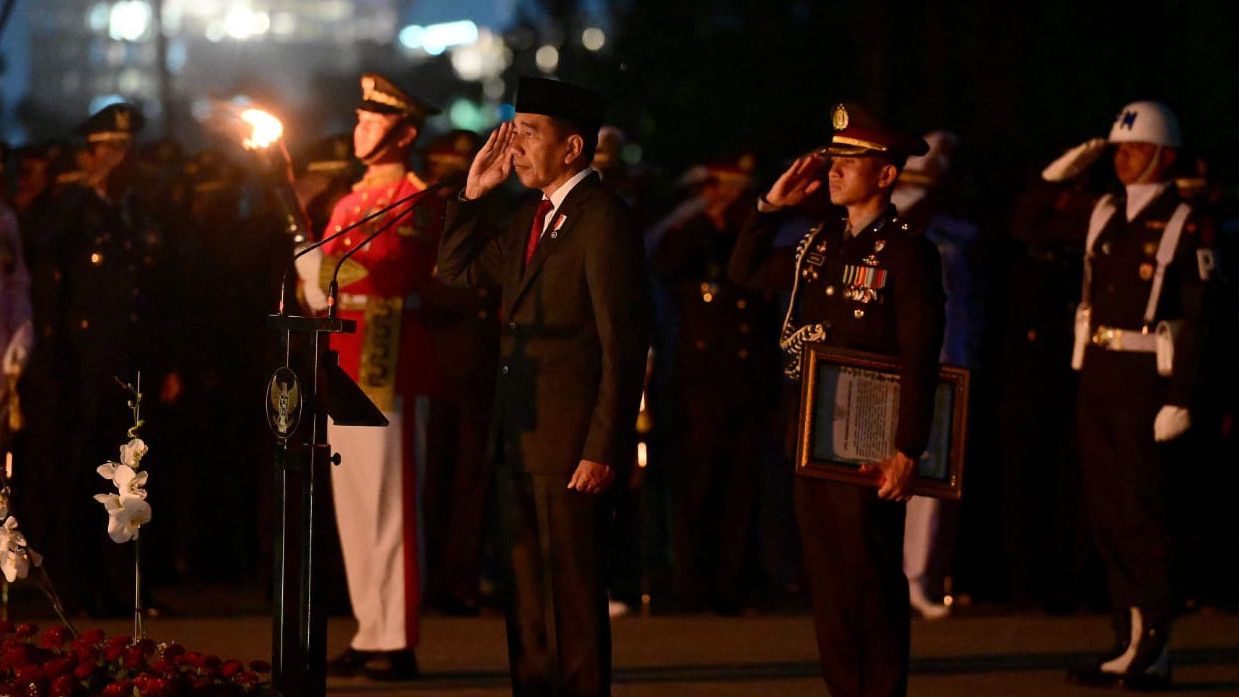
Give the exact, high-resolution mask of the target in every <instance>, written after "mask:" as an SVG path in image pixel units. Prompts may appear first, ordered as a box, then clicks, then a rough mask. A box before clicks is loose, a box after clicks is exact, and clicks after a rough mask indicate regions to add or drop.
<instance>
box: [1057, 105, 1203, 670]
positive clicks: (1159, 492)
mask: <svg viewBox="0 0 1239 697" xmlns="http://www.w3.org/2000/svg"><path fill="white" fill-rule="evenodd" d="M1181 144H1182V138H1181V136H1180V131H1179V122H1178V119H1177V118H1176V117H1175V115H1174V113H1173V112H1172V111H1171V110H1170V109H1169V108H1168V107H1167V106H1166V105H1164V104H1161V103H1158V102H1150V101H1140V102H1134V103H1132V104H1129V105H1127V106H1126V107H1124V108H1123V110H1122V111H1120V112H1119V114H1118V116H1117V117H1116V119H1115V121H1114V125H1113V126H1112V127H1111V129H1110V136H1109V138H1108V139H1106V140H1102V139H1101V138H1095V139H1093V140H1090V141H1088V142H1086V143H1083V144H1082V145H1079V146H1077V147H1075V148H1072V149H1071V150H1069V151H1068V152H1067V153H1065V154H1064V155H1063V156H1062V157H1060V158H1059V159H1058V160H1056V161H1055V162H1053V163H1052V164H1050V166H1048V167H1046V169H1045V171H1044V172H1043V173H1042V178H1044V179H1045V180H1046V181H1048V182H1051V183H1052V186H1051V188H1053V186H1056V185H1060V184H1066V183H1069V182H1070V181H1071V180H1072V179H1074V178H1075V177H1076V176H1077V175H1079V174H1080V173H1082V172H1084V171H1085V170H1086V169H1087V168H1088V167H1089V165H1091V164H1092V163H1093V162H1094V161H1095V160H1097V159H1098V158H1099V157H1100V156H1101V155H1102V154H1104V153H1107V152H1112V153H1113V163H1114V172H1115V174H1116V175H1117V177H1118V179H1119V182H1120V183H1121V184H1122V185H1123V190H1122V192H1121V193H1117V194H1107V195H1105V196H1102V197H1101V198H1100V199H1099V200H1098V201H1097V202H1096V204H1095V205H1094V206H1093V208H1092V210H1091V212H1089V211H1083V212H1081V213H1080V214H1079V215H1077V216H1075V217H1074V219H1071V218H1066V217H1060V220H1058V221H1056V224H1059V225H1070V226H1072V227H1073V228H1074V229H1075V230H1076V234H1077V236H1083V237H1084V246H1085V259H1084V283H1083V288H1082V294H1081V302H1080V305H1079V307H1078V309H1077V311H1076V328H1075V349H1074V352H1073V356H1072V367H1074V368H1075V369H1076V370H1079V371H1080V391H1079V402H1078V419H1079V428H1080V454H1081V457H1080V460H1081V465H1082V467H1083V475H1084V476H1083V482H1084V500H1085V504H1086V507H1087V509H1088V516H1089V521H1090V524H1091V526H1092V528H1093V534H1094V538H1095V541H1096V544H1097V547H1098V551H1099V552H1100V553H1101V557H1102V560H1103V562H1104V563H1105V566H1106V575H1107V581H1108V584H1109V588H1110V596H1111V603H1112V607H1113V610H1114V629H1115V644H1114V647H1113V649H1112V650H1111V651H1110V652H1109V653H1107V654H1106V655H1104V656H1101V657H1100V658H1099V659H1098V660H1096V661H1094V662H1091V663H1089V664H1087V665H1084V666H1082V667H1079V668H1077V669H1075V670H1073V671H1071V673H1070V675H1071V677H1073V678H1075V679H1077V680H1079V681H1081V682H1084V683H1086V684H1096V685H1113V684H1117V683H1121V684H1123V685H1125V686H1127V687H1131V688H1135V689H1142V688H1158V687H1162V686H1164V685H1165V684H1166V683H1168V682H1169V680H1170V654H1169V651H1168V647H1167V641H1168V639H1169V631H1170V624H1171V620H1172V619H1173V616H1174V611H1175V601H1174V597H1173V594H1172V591H1171V580H1170V553H1171V550H1170V533H1169V529H1168V520H1167V501H1166V493H1165V492H1166V488H1167V480H1168V478H1169V476H1170V475H1171V473H1172V471H1173V469H1174V467H1173V464H1174V463H1173V462H1171V461H1170V455H1171V452H1172V451H1170V450H1168V448H1167V446H1166V445H1164V444H1166V443H1169V442H1171V441H1174V440H1177V439H1178V438H1180V437H1181V436H1182V435H1183V434H1184V433H1186V431H1187V430H1188V428H1189V427H1190V425H1191V415H1190V410H1189V407H1190V402H1191V398H1192V393H1193V391H1194V389H1195V385H1196V381H1197V365H1198V362H1199V357H1200V351H1201V342H1202V336H1203V333H1204V329H1205V322H1204V315H1205V298H1206V290H1207V287H1208V285H1209V283H1208V282H1209V280H1210V277H1211V275H1212V272H1213V263H1214V262H1213V253H1212V251H1211V250H1210V248H1209V245H1210V240H1209V239H1207V237H1208V234H1207V233H1208V230H1207V229H1206V226H1205V225H1204V223H1203V221H1201V220H1198V217H1197V216H1196V215H1195V214H1194V213H1193V211H1192V208H1191V206H1189V205H1188V204H1187V203H1185V202H1183V200H1182V199H1180V197H1179V194H1178V191H1177V190H1176V188H1175V187H1174V186H1173V184H1172V174H1171V173H1172V169H1173V167H1174V164H1175V159H1176V153H1177V150H1178V148H1179V147H1180V146H1181Z"/></svg>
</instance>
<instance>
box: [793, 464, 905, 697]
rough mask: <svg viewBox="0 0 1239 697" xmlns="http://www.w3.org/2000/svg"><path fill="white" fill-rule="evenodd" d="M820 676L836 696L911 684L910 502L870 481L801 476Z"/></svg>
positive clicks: (880, 694)
mask: <svg viewBox="0 0 1239 697" xmlns="http://www.w3.org/2000/svg"><path fill="white" fill-rule="evenodd" d="M795 505H796V518H797V519H798V520H799V522H800V537H801V544H802V545H803V547H804V566H805V572H806V573H807V574H808V577H809V587H810V591H811V594H812V599H813V621H814V625H815V628H816V630H817V646H818V652H819V655H820V658H821V663H822V677H823V678H824V679H825V681H826V686H827V687H828V688H829V690H830V694H831V696H832V697H901V696H902V695H905V694H907V691H908V652H909V642H910V634H911V630H910V622H911V618H910V608H909V605H908V582H907V578H906V577H905V576H904V573H903V531H904V505H903V504H900V503H893V502H890V501H884V500H882V499H879V498H878V497H877V490H876V489H875V488H873V487H869V486H860V485H856V484H843V483H840V482H833V481H828V480H824V479H815V478H812V477H804V476H800V477H796V484H795Z"/></svg>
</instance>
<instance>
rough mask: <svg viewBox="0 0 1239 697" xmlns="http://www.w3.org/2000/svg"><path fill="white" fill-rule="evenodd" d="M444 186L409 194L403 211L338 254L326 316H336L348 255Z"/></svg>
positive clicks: (332, 274) (434, 185)
mask: <svg viewBox="0 0 1239 697" xmlns="http://www.w3.org/2000/svg"><path fill="white" fill-rule="evenodd" d="M444 186H445V185H444V184H432V185H430V186H428V187H426V188H425V189H423V190H421V191H419V192H417V193H415V194H413V195H412V196H409V197H408V198H409V207H408V208H406V209H405V210H403V211H400V213H399V214H397V215H396V216H395V217H393V218H392V219H391V220H389V221H387V222H386V223H384V224H383V225H382V226H381V227H379V228H378V229H377V230H375V231H374V232H371V233H370V234H368V235H366V236H365V238H363V239H362V240H361V241H360V242H358V243H357V244H356V245H354V246H353V248H352V249H350V250H348V251H347V252H345V253H344V254H343V255H341V256H340V259H339V261H337V262H336V267H335V268H334V269H332V272H331V283H330V284H328V285H327V316H328V317H335V316H336V298H337V297H338V296H339V294H340V283H339V278H340V269H341V268H342V267H343V266H344V262H346V261H348V259H349V257H351V256H353V255H354V254H356V253H357V252H358V251H359V250H360V249H361V248H362V247H365V246H366V245H367V244H370V241H371V240H373V239H374V238H376V237H378V236H379V235H381V234H383V233H384V232H386V231H387V230H388V229H390V228H391V227H393V226H394V225H396V223H398V222H400V221H401V220H402V219H403V218H405V217H407V216H408V215H409V214H411V213H412V212H413V211H414V210H415V209H416V208H417V205H418V204H419V203H421V202H422V201H423V200H425V198H426V196H427V195H428V194H430V192H432V191H436V190H438V189H441V188H443V187H444ZM337 234H338V233H337Z"/></svg>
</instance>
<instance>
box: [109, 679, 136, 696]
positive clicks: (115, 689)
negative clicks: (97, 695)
mask: <svg viewBox="0 0 1239 697" xmlns="http://www.w3.org/2000/svg"><path fill="white" fill-rule="evenodd" d="M132 692H133V681H132V680H118V681H116V682H114V683H108V685H107V687H104V688H103V696H104V697H129V695H130V694H131V693H132Z"/></svg>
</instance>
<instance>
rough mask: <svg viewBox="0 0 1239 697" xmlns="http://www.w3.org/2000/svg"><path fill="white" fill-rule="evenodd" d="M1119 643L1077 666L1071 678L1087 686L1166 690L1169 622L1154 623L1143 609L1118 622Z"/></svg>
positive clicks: (1133, 610)
mask: <svg viewBox="0 0 1239 697" xmlns="http://www.w3.org/2000/svg"><path fill="white" fill-rule="evenodd" d="M1114 634H1115V645H1114V648H1113V649H1111V650H1110V652H1108V653H1107V654H1106V655H1104V656H1102V657H1101V658H1098V659H1096V660H1093V661H1090V662H1089V663H1087V664H1085V665H1082V666H1079V667H1076V668H1073V669H1072V670H1070V671H1069V672H1068V677H1069V678H1071V679H1072V680H1075V681H1077V682H1079V683H1081V684H1083V685H1088V686H1095V687H1110V686H1114V685H1121V686H1123V687H1126V688H1128V689H1130V690H1135V691H1149V690H1160V689H1164V688H1166V687H1167V686H1169V684H1170V647H1169V639H1170V632H1169V626H1168V625H1161V624H1156V623H1151V622H1149V621H1148V619H1147V618H1146V617H1145V616H1144V613H1142V612H1141V611H1140V609H1139V608H1131V611H1130V613H1127V614H1120V615H1117V616H1116V617H1115V621H1114Z"/></svg>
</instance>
